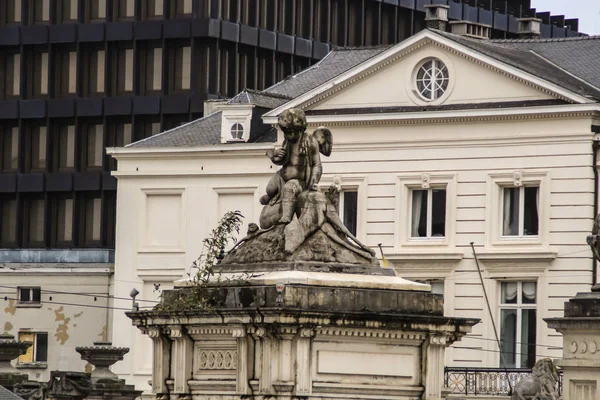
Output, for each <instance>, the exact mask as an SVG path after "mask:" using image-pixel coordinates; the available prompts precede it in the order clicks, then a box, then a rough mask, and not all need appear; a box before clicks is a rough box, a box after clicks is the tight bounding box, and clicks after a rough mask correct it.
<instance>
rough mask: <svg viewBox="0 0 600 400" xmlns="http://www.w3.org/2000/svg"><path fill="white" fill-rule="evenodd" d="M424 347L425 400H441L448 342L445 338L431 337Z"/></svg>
mask: <svg viewBox="0 0 600 400" xmlns="http://www.w3.org/2000/svg"><path fill="white" fill-rule="evenodd" d="M423 346H424V347H423V356H424V358H425V360H424V362H423V386H424V387H425V396H424V397H423V399H424V400H441V399H442V398H443V397H442V387H443V386H444V353H445V351H446V347H447V346H448V340H447V338H446V337H445V336H429V338H428V339H426V341H425V342H424V343H423Z"/></svg>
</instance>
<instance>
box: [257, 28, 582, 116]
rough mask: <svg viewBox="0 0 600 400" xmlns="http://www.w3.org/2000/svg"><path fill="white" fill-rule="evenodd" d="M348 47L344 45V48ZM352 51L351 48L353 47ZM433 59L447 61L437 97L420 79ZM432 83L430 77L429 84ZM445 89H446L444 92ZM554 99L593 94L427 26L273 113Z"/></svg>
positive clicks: (570, 100)
mask: <svg viewBox="0 0 600 400" xmlns="http://www.w3.org/2000/svg"><path fill="white" fill-rule="evenodd" d="M342 51H343V50H342ZM348 51H352V50H348ZM428 60H436V66H439V65H442V64H443V65H444V66H445V67H446V69H445V72H447V76H446V78H447V79H448V81H447V85H445V86H444V87H443V90H442V91H443V94H441V95H439V96H431V97H437V98H435V99H432V98H426V96H428V95H429V94H428V92H427V90H421V91H420V89H422V86H423V85H421V87H420V86H419V84H418V83H417V80H418V78H419V76H418V74H419V70H420V68H421V67H422V66H424V63H427V62H428ZM440 63H442V64H440ZM430 84H431V82H427V85H428V86H431V85H430ZM440 93H441V91H440ZM553 100H557V101H563V102H568V103H588V102H590V100H589V99H587V98H585V97H583V96H581V95H580V94H578V93H574V92H572V91H570V90H567V89H565V88H563V87H561V86H559V85H557V84H554V83H551V82H549V81H546V80H544V79H541V78H539V77H537V76H535V75H533V74H531V73H529V72H526V71H523V70H520V69H519V68H515V67H514V66H511V65H508V64H506V63H502V62H500V61H498V60H496V59H493V58H492V57H490V56H488V55H486V54H483V53H480V52H477V51H475V50H473V49H469V48H466V46H462V45H461V44H460V43H457V42H455V41H453V40H451V39H449V38H448V37H446V36H444V35H441V34H437V33H435V32H433V31H428V30H427V31H423V32H421V33H419V34H417V35H415V36H413V37H412V38H410V39H407V40H405V41H404V42H402V43H400V44H398V45H396V46H393V47H391V48H390V49H388V50H386V51H384V52H382V53H381V54H379V55H377V56H375V57H373V58H372V59H370V60H368V61H366V62H364V63H362V64H360V65H358V66H356V67H354V68H352V69H350V70H349V71H346V72H344V73H342V74H341V75H339V76H338V77H337V78H334V79H332V80H331V81H329V82H326V83H324V84H323V85H320V86H318V87H317V88H315V89H312V90H310V91H309V92H307V93H305V94H303V95H302V96H299V97H298V98H296V99H294V100H292V101H290V102H288V103H286V104H284V105H283V106H281V107H279V108H277V109H275V110H273V111H271V112H269V113H268V114H266V115H265V117H267V118H268V117H273V116H276V115H278V114H279V113H280V112H281V111H282V110H283V109H286V108H290V107H299V108H302V109H305V110H320V111H321V112H325V110H339V109H364V108H412V107H417V108H418V107H425V106H448V107H455V106H457V105H466V107H465V108H469V107H468V105H470V104H473V108H479V105H481V104H486V105H490V104H493V103H505V104H512V105H519V104H523V105H527V104H532V105H534V104H543V103H544V102H551V101H553Z"/></svg>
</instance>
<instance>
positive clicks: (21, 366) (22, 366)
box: [16, 362, 48, 369]
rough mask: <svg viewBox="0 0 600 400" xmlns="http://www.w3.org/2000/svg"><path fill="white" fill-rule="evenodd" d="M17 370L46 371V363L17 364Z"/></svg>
mask: <svg viewBox="0 0 600 400" xmlns="http://www.w3.org/2000/svg"><path fill="white" fill-rule="evenodd" d="M16 367H17V369H47V368H48V363H47V362H31V363H17V365H16Z"/></svg>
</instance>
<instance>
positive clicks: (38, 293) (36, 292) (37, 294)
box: [31, 288, 42, 303]
mask: <svg viewBox="0 0 600 400" xmlns="http://www.w3.org/2000/svg"><path fill="white" fill-rule="evenodd" d="M31 295H32V298H31V301H33V302H35V303H39V302H40V301H41V300H42V290H41V289H40V288H33V289H31Z"/></svg>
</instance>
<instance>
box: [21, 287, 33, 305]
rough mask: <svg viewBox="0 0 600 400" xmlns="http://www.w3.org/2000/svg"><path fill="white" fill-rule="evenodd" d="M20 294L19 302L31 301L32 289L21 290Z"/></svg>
mask: <svg viewBox="0 0 600 400" xmlns="http://www.w3.org/2000/svg"><path fill="white" fill-rule="evenodd" d="M19 292H20V296H19V300H20V301H21V302H23V303H24V302H27V301H31V289H29V288H23V289H19Z"/></svg>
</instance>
